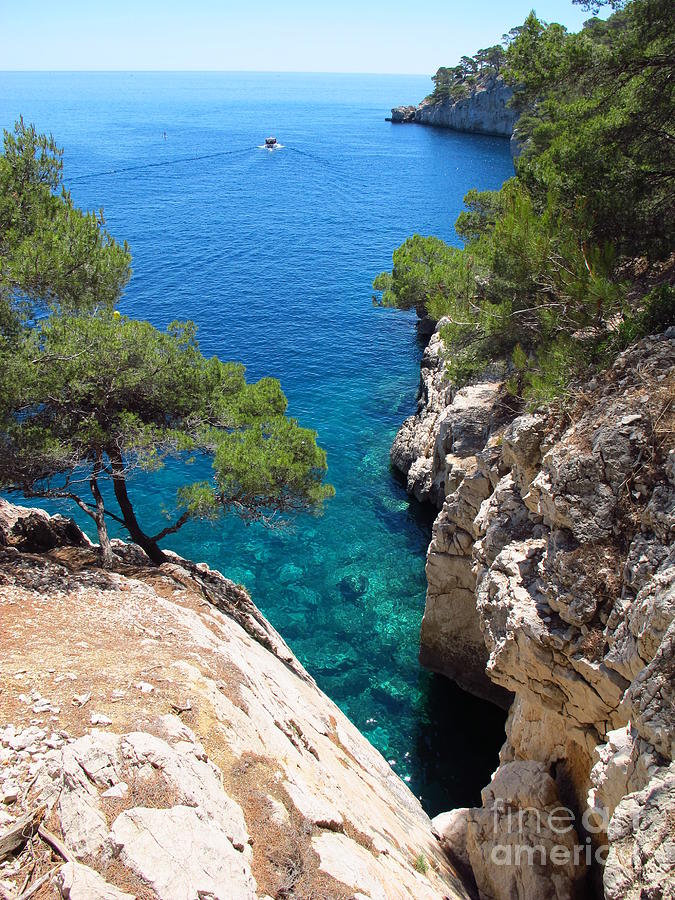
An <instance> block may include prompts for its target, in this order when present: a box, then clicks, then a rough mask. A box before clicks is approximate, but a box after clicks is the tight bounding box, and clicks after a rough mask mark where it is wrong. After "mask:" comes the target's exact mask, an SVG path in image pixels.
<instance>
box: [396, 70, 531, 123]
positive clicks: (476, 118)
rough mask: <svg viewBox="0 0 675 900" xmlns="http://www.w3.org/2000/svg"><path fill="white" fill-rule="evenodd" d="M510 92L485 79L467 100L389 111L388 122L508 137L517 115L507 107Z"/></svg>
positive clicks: (497, 81)
mask: <svg viewBox="0 0 675 900" xmlns="http://www.w3.org/2000/svg"><path fill="white" fill-rule="evenodd" d="M512 96H513V90H512V88H510V87H509V86H508V85H507V84H505V82H504V81H503V79H502V78H499V77H492V78H489V79H487V80H486V81H485V82H484V83H483V84H481V85H480V86H479V87H478V88H477V89H476V90H474V91H473V92H472V93H471V95H470V96H469V97H467V98H466V99H463V100H457V101H456V102H454V103H453V102H452V101H450V100H446V101H444V102H443V103H433V102H431V101H430V100H424V101H423V102H422V103H420V105H419V106H416V107H415V106H398V107H395V108H394V109H392V111H391V121H392V122H400V123H408V122H417V123H419V124H421V125H435V126H436V127H438V128H451V129H453V130H454V131H468V132H471V133H473V134H493V135H500V136H502V137H509V138H510V137H511V135H512V134H513V129H514V127H515V124H516V120H517V118H518V117H517V114H516V113H515V112H514V111H513V110H512V109H511V108H510V107H509V106H508V102H509V100H510V99H511V97H512Z"/></svg>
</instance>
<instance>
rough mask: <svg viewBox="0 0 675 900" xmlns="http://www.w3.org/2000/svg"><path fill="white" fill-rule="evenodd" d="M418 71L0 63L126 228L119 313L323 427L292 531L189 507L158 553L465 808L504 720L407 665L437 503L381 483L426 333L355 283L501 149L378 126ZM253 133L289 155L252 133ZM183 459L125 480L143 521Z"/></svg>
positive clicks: (497, 165)
mask: <svg viewBox="0 0 675 900" xmlns="http://www.w3.org/2000/svg"><path fill="white" fill-rule="evenodd" d="M428 88H429V82H428V80H427V79H425V78H420V77H417V76H350V75H341V76H334V75H288V74H284V75H274V74H258V75H255V74H253V75H252V74H228V73H210V74H204V73H199V74H197V73H194V74H191V73H182V74H167V73H142V74H140V73H135V74H134V73H115V74H111V73H92V74H72V73H59V74H45V73H35V74H30V73H28V74H26V73H22V74H19V73H0V125H2V126H4V127H11V125H12V124H13V122H14V120H15V119H16V118H17V116H18V115H19V114H23V115H24V118H25V119H26V120H28V121H31V122H34V123H35V124H36V125H37V126H38V128H39V129H40V130H43V131H47V132H52V133H53V134H54V136H55V137H56V139H57V141H58V143H59V144H61V145H62V146H63V147H64V148H65V179H66V184H67V185H68V186H69V187H70V188H71V190H72V194H73V198H74V200H75V201H76V202H77V203H78V204H79V205H81V206H83V207H86V208H99V207H100V206H103V207H104V208H105V212H106V217H107V222H108V227H109V229H110V230H111V231H112V233H113V234H115V236H117V237H118V238H120V239H127V240H128V241H129V244H130V247H131V250H132V253H133V256H134V262H133V267H134V276H133V279H132V281H131V283H130V285H129V287H128V289H127V291H126V294H125V296H124V299H123V302H122V306H121V308H122V310H123V312H125V313H128V314H130V315H133V316H137V317H143V318H147V319H149V320H150V321H152V322H153V323H154V324H156V325H158V326H164V325H166V324H167V323H168V322H170V321H171V320H172V319H175V318H188V317H189V318H192V319H194V320H195V321H196V322H197V323H198V324H199V326H200V340H201V346H202V349H203V351H204V352H205V353H207V354H214V353H215V354H218V355H219V356H220V357H221V358H224V359H237V360H240V361H242V362H243V363H245V365H246V366H247V368H248V374H249V377H251V378H258V377H260V376H261V375H274V376H276V377H278V378H280V379H281V382H282V384H283V387H284V390H285V391H286V394H287V396H288V398H289V402H290V412H291V414H292V415H294V416H295V417H297V418H298V419H299V420H300V421H301V422H302V423H303V424H306V425H308V426H311V427H313V428H316V429H317V430H318V432H319V436H320V443H321V444H322V445H323V446H324V447H325V448H326V450H327V451H328V459H329V466H330V471H329V478H330V481H331V482H332V483H333V484H334V485H335V488H336V491H337V496H336V498H335V499H334V500H333V501H331V503H330V504H329V505H328V506H327V508H326V512H325V514H324V515H323V516H322V517H320V518H315V517H312V516H308V515H306V516H303V517H301V518H299V519H298V520H297V521H296V522H295V524H294V527H293V528H292V529H290V530H287V531H283V532H269V531H266V530H265V529H263V528H262V527H261V526H260V527H259V526H250V527H248V528H247V527H245V526H244V525H243V524H242V523H241V522H239V521H238V520H237V519H235V518H233V517H230V518H228V519H227V520H226V521H225V522H224V523H223V524H222V525H219V526H218V527H216V528H214V527H209V526H204V525H199V524H192V525H190V526H189V527H186V528H185V529H184V530H183V531H181V532H180V533H179V534H178V535H175V536H174V537H172V538H171V540H170V541H168V542H167V546H169V547H171V549H174V550H176V551H177V552H179V553H182V554H184V555H186V556H190V557H192V558H194V559H201V560H205V561H207V562H208V563H209V564H210V565H213V566H215V567H217V568H219V569H221V570H222V571H223V572H224V573H225V574H226V575H228V576H229V577H231V578H233V579H234V580H235V581H239V582H241V583H243V584H245V585H246V586H247V587H248V588H249V589H250V591H251V593H252V595H253V597H254V599H255V601H256V603H257V604H258V605H259V606H260V607H261V609H262V610H263V611H264V612H265V614H266V615H267V616H268V617H269V619H270V620H271V621H272V623H273V624H274V625H275V626H276V627H277V628H278V629H279V630H280V632H281V633H282V635H283V636H284V637H285V638H286V640H287V641H288V642H289V644H290V645H291V647H292V648H293V650H294V651H295V653H296V654H297V655H298V656H299V658H300V659H301V660H302V662H303V663H304V664H305V665H306V666H307V668H308V669H309V670H310V672H311V673H312V674H313V675H314V676H315V677H316V679H317V681H318V683H319V684H320V686H321V687H322V688H323V689H324V690H325V691H326V692H327V693H328V694H329V695H330V696H331V697H332V698H333V699H334V700H335V701H336V702H337V703H338V704H339V705H340V706H341V708H342V709H343V710H344V711H345V712H346V713H347V714H348V715H349V716H350V718H351V719H352V720H353V721H354V722H355V724H356V725H357V726H358V727H359V728H360V729H361V730H362V731H363V732H364V734H366V735H367V737H368V738H369V739H370V740H371V741H372V742H373V743H374V744H375V746H377V747H378V749H380V750H381V751H382V752H383V753H384V755H385V756H386V758H387V759H388V760H390V761H391V764H392V766H393V767H394V768H395V770H396V771H397V772H398V773H399V774H400V775H401V777H403V778H404V779H405V780H406V781H408V783H409V784H410V786H411V788H412V789H413V790H414V791H415V793H416V794H418V795H419V796H421V798H422V799H423V802H424V803H425V805H426V807H427V808H428V809H429V810H430V811H431V812H432V813H434V812H436V811H438V810H439V809H441V808H447V807H449V806H456V805H465V804H467V803H471V802H475V800H476V799H477V796H478V790H479V788H480V786H481V785H482V784H484V783H485V781H486V780H487V778H488V776H489V773H490V771H491V769H492V768H493V767H494V763H495V760H496V751H497V748H498V747H499V745H500V743H501V740H502V738H503V731H502V725H503V718H502V716H501V714H500V713H498V712H496V711H494V710H492V708H491V707H489V706H486V705H483V704H480V703H479V701H476V700H474V699H473V698H467V697H466V696H465V695H463V694H462V693H461V692H459V691H457V690H456V689H454V688H453V687H452V686H451V685H449V684H448V683H447V682H446V681H444V680H443V679H438V678H434V677H432V676H431V675H429V674H428V673H426V672H424V671H423V670H421V669H420V667H419V665H418V663H417V648H418V635H419V625H420V621H421V617H422V612H423V609H424V594H425V577H424V554H425V551H426V547H427V544H428V541H429V536H430V525H431V516H430V514H429V511H428V510H424V509H420V508H419V506H418V505H416V504H415V503H414V502H411V501H410V500H409V499H408V498H407V496H406V494H405V491H404V490H403V488H402V486H401V485H400V484H399V482H398V481H397V480H396V478H395V477H394V476H393V474H392V472H391V471H390V468H389V447H390V445H391V442H392V440H393V437H394V434H395V432H396V429H397V427H398V426H399V425H400V423H401V422H402V421H403V419H404V418H405V417H406V416H407V415H409V414H410V413H411V412H412V411H413V410H414V408H415V394H416V388H417V383H418V379H419V360H420V354H421V348H420V346H419V344H418V342H417V340H416V336H415V330H414V319H413V318H412V317H411V316H410V315H408V314H403V313H399V312H393V311H386V310H378V309H375V308H373V306H372V304H371V294H372V291H371V287H370V285H371V281H372V278H373V276H374V275H375V274H376V273H377V272H379V271H380V270H382V269H384V268H387V267H389V265H390V262H391V253H392V250H393V249H394V248H395V247H396V246H397V245H398V244H399V243H400V242H401V241H402V240H404V239H405V237H406V236H408V235H409V234H411V233H412V232H414V231H418V232H421V233H434V234H437V235H439V236H441V237H443V238H445V239H447V240H453V239H454V237H453V228H452V223H453V222H454V220H455V218H456V216H457V214H458V213H459V211H460V209H461V201H462V196H463V195H464V193H465V192H466V191H467V190H468V189H469V188H470V187H479V188H483V189H486V188H496V187H498V186H499V185H500V184H501V183H502V181H503V180H504V179H505V178H507V177H509V176H510V175H511V174H512V164H511V160H510V156H509V148H508V142H507V141H505V140H502V139H499V138H489V137H479V136H470V135H459V134H453V133H451V132H442V131H435V130H431V129H424V128H417V127H408V126H392V125H391V124H389V123H387V122H385V121H384V117H385V115H386V114H387V112H388V109H389V107H390V106H391V105H392V104H394V103H403V102H406V103H407V102H410V103H411V102H415V101H417V100H419V98H420V97H422V96H424V94H425V93H427V91H428ZM164 133H166V137H164ZM268 134H276V136H277V138H278V139H279V141H280V142H281V143H282V144H283V145H284V149H283V150H281V151H278V152H275V153H269V152H267V151H264V150H260V149H258V145H259V144H261V143H262V139H263V138H264V137H265V136H266V135H268ZM215 154H217V155H215ZM181 160H182V161H181ZM157 163H161V164H162V165H155V164H157ZM163 163H167V165H163ZM148 164H153V165H152V166H151V167H149V168H142V167H144V166H147V165H148ZM111 170H116V171H115V173H114V174H106V173H110V172H111ZM191 474H193V475H194V477H198V476H199V472H198V471H195V470H194V469H193V470H192V473H191ZM180 475H181V472H180V470H179V469H178V468H169V469H167V470H165V471H164V472H162V473H160V474H159V475H157V476H154V477H152V478H144V479H142V480H139V481H137V482H135V483H134V484H133V485H132V497H135V499H136V503H137V508H138V510H139V512H140V518H141V521H142V522H144V523H145V524H146V525H147V527H148V528H149V529H150V528H151V527H152V523H157V524H160V522H161V509H162V507H168V508H170V507H171V502H172V495H173V491H174V490H175V487H176V486H177V484H178V483H179V479H180ZM67 511H68V512H69V513H70V514H73V513H74V512H75V511H74V510H72V509H68V510H67ZM82 524H84V525H85V526H86V527H87V528H88V527H89V522H84V523H82ZM345 579H348V580H345ZM355 588H356V589H355ZM468 733H471V735H472V738H471V744H470V745H469V744H468V743H467V739H466V738H465V737H464V736H465V735H467V734H468Z"/></svg>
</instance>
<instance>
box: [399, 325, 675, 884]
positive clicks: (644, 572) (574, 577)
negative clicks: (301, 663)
mask: <svg viewBox="0 0 675 900" xmlns="http://www.w3.org/2000/svg"><path fill="white" fill-rule="evenodd" d="M441 351H442V347H441V344H440V339H439V338H438V336H436V337H435V338H434V339H432V342H431V343H430V345H429V348H428V350H427V353H426V354H425V360H424V362H423V368H422V391H421V400H420V408H419V410H418V413H417V414H416V415H415V416H414V417H412V418H411V419H409V420H408V421H407V422H406V423H405V425H404V426H403V428H402V429H401V431H400V432H399V435H398V437H397V439H396V442H395V444H394V447H393V448H392V460H393V462H394V464H395V465H396V466H398V467H399V468H400V469H401V471H402V472H403V473H404V474H405V475H406V477H407V480H408V488H409V490H410V491H411V492H412V493H414V494H415V495H416V496H417V497H419V498H422V499H425V498H427V499H429V500H430V501H431V502H433V503H435V504H436V506H437V507H439V508H440V512H439V516H438V518H437V520H436V523H435V526H434V531H433V539H432V542H431V545H430V547H429V553H428V560H427V576H428V582H429V588H428V595H427V605H426V610H425V615H424V622H423V626H422V636H421V659H422V660H423V662H424V663H425V664H426V665H428V666H429V667H430V668H433V669H435V670H436V671H440V672H443V673H444V674H446V675H448V676H449V677H451V678H454V679H455V680H457V681H458V682H459V683H460V684H462V685H463V686H465V687H467V688H468V689H469V690H473V691H474V692H476V693H478V694H481V695H483V696H489V695H490V685H495V686H497V687H499V688H500V689H501V690H502V691H503V692H509V693H508V694H504V693H503V694H502V695H501V699H502V700H503V699H504V696H509V695H510V696H512V697H514V699H513V702H512V704H511V707H510V713H509V719H508V723H507V740H506V743H505V745H504V747H503V749H502V752H501V757H500V765H499V767H498V768H497V771H496V773H495V775H494V777H493V781H492V782H491V784H490V785H488V786H487V788H486V789H485V791H484V792H483V807H482V808H481V809H474V810H455V811H452V812H451V813H449V814H446V815H445V816H443V817H440V818H439V820H438V821H437V823H436V824H437V827H438V829H439V832H440V833H441V834H442V836H443V839H444V842H445V846H446V848H447V850H448V852H449V854H450V856H451V858H453V859H454V860H455V862H456V864H457V865H458V866H459V868H462V867H463V868H464V870H465V871H469V872H470V873H472V874H473V877H474V878H475V881H476V885H477V890H478V892H479V895H480V897H484V898H491V900H493V898H514V897H522V898H526V897H528V898H529V897H535V896H536V897H538V898H539V897H542V898H546V897H551V898H563V897H577V896H583V895H584V891H585V890H587V889H589V888H590V889H594V890H595V893H596V895H597V896H602V895H603V891H604V896H605V897H607V898H610V900H619V898H635V900H637V898H642V897H654V898H656V897H659V898H661V897H664V898H665V897H667V896H672V895H673V893H672V892H673V891H674V890H675V874H674V872H675V868H674V863H675V842H674V837H673V815H674V814H675V766H674V764H673V741H674V736H675V708H674V704H675V690H674V688H673V673H674V663H673V650H674V645H675V622H674V619H675V548H674V546H673V538H674V537H675V449H674V440H673V429H674V426H675V408H674V405H673V397H674V396H675V332H674V330H673V329H671V330H670V331H669V332H668V333H667V334H666V335H660V336H656V337H653V338H649V339H646V340H644V341H642V342H640V343H639V344H637V345H635V346H634V347H633V348H631V349H630V350H628V351H626V352H625V353H624V354H622V356H621V357H620V358H619V359H618V360H617V362H616V364H615V365H614V366H613V368H612V369H611V370H610V371H609V372H608V373H606V374H605V375H603V376H602V377H599V378H597V379H596V380H594V381H592V382H590V383H589V384H588V385H586V386H585V387H584V388H583V389H580V390H579V392H578V394H577V397H576V402H575V403H574V404H573V408H572V409H571V410H567V411H566V412H565V413H559V414H555V413H554V412H551V411H544V410H542V411H540V412H535V413H525V414H520V415H516V413H515V411H514V410H512V409H510V408H509V403H508V397H507V395H506V392H505V391H504V389H503V386H502V385H501V384H500V382H499V380H498V379H497V378H496V377H489V378H486V379H485V380H484V381H483V382H481V383H478V384H474V385H471V386H470V387H467V388H464V389H462V390H460V391H454V390H453V389H452V388H451V387H450V386H448V385H447V383H446V382H445V381H444V380H443V362H442V354H441ZM497 699H499V698H497ZM556 805H557V806H558V807H560V806H561V805H562V806H564V807H565V808H566V809H569V811H570V812H569V815H570V817H571V816H572V815H573V817H574V818H573V819H571V818H570V823H569V828H568V830H564V831H562V832H561V830H560V828H559V827H556V820H555V815H552V810H554V809H555V808H556ZM557 815H560V814H557ZM514 821H515V822H516V825H515V826H514ZM557 825H558V826H559V825H560V823H559V822H557ZM535 847H536V848H537V857H536V859H535V860H534V862H532V860H531V859H530V858H528V856H527V853H524V852H523V848H529V851H530V853H531V852H533V851H532V848H535ZM561 848H562V849H561ZM519 851H520V858H518V857H517V854H518V852H519ZM575 854H576V858H575ZM540 855H541V857H542V858H541V859H540ZM507 857H508V858H507ZM669 892H670V893H669Z"/></svg>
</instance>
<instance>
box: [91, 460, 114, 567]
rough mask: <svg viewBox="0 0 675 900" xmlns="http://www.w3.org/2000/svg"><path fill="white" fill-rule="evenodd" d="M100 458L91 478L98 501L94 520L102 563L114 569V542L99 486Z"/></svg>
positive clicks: (94, 494) (95, 498)
mask: <svg viewBox="0 0 675 900" xmlns="http://www.w3.org/2000/svg"><path fill="white" fill-rule="evenodd" d="M100 469H101V464H100V460H97V462H96V465H95V466H94V471H93V473H92V476H91V478H90V479H89V486H90V488H91V493H92V495H93V497H94V501H95V503H96V511H95V512H94V513H93V519H94V522H96V530H97V531H98V543H99V546H100V548H101V565H102V566H103V568H104V569H112V567H113V565H114V563H115V556H114V554H113V549H112V544H111V543H110V537H109V536H108V528H107V527H106V524H105V509H104V506H103V497H102V496H101V491H100V490H99V487H98V473H99V472H100Z"/></svg>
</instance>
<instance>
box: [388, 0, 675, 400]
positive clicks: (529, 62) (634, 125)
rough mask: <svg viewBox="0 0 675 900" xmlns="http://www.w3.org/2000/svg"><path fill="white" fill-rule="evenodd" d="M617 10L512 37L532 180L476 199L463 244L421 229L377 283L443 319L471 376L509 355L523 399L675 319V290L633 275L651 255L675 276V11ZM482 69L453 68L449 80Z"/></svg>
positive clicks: (628, 6)
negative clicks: (669, 259) (571, 28)
mask: <svg viewBox="0 0 675 900" xmlns="http://www.w3.org/2000/svg"><path fill="white" fill-rule="evenodd" d="M589 5H590V6H596V7H597V6H599V5H602V4H601V3H599V4H593V3H592V2H591V3H590V4H589ZM612 6H613V7H614V8H615V9H616V10H617V11H616V12H615V13H614V14H613V15H612V16H611V17H610V18H609V19H608V20H607V21H601V20H599V19H591V20H590V21H589V22H587V23H586V24H585V26H584V28H583V29H582V31H581V32H580V33H579V34H569V33H568V32H567V31H566V29H565V28H563V27H562V26H560V25H557V24H552V25H547V24H546V23H544V22H541V21H540V20H538V19H537V17H536V15H535V14H534V13H530V15H529V16H528V17H527V19H526V20H525V23H524V24H523V25H522V26H521V27H519V28H516V29H512V31H511V32H510V33H509V34H508V35H505V36H504V42H505V43H506V44H507V45H508V46H507V50H506V66H505V69H504V71H505V77H506V78H507V80H509V81H510V82H511V83H512V84H513V85H514V89H515V92H516V94H515V104H516V105H517V107H518V109H519V110H520V111H521V117H520V119H519V122H518V133H519V138H520V140H521V141H522V142H524V145H525V151H524V153H523V156H522V157H521V158H520V160H519V161H518V162H517V177H516V178H514V179H511V181H508V182H506V184H505V185H504V186H503V187H502V189H501V190H500V191H496V192H490V191H487V192H478V191H476V190H472V191H470V192H469V193H468V194H467V195H466V197H465V205H466V210H465V211H464V212H462V213H461V214H460V216H459V218H458V220H457V223H456V230H457V233H458V235H459V237H460V238H461V239H462V240H463V241H464V248H463V249H461V250H460V249H457V248H454V247H449V246H447V245H445V244H443V242H441V241H439V240H438V239H437V238H424V237H420V236H419V235H415V236H414V237H413V238H410V239H409V240H408V241H406V242H405V243H404V244H403V245H402V246H401V247H399V248H398V249H397V250H396V251H395V252H394V266H393V269H392V272H391V273H383V274H382V275H380V276H378V279H377V280H376V282H375V287H376V288H380V289H382V290H383V295H382V300H381V302H382V303H383V304H384V305H394V306H398V307H400V308H402V309H410V308H413V307H414V308H416V309H417V311H418V313H419V314H423V313H428V314H429V315H431V316H432V317H433V318H435V319H437V320H440V326H441V334H442V336H443V339H444V343H445V345H446V347H447V348H448V353H447V360H446V372H447V373H448V376H449V377H450V378H451V379H453V380H454V381H456V382H458V383H461V382H463V381H466V380H467V379H470V378H472V377H473V376H474V375H476V374H477V373H479V372H481V371H482V370H484V369H485V367H486V366H487V365H489V364H491V363H493V362H495V361H498V362H500V363H501V365H502V366H506V367H507V368H508V369H509V370H510V372H511V373H512V374H511V376H510V378H509V380H508V385H509V388H510V389H511V390H512V391H513V392H514V393H515V394H517V395H519V396H521V397H524V398H529V399H532V400H537V399H543V400H547V399H549V398H551V397H553V396H555V395H557V394H559V393H561V392H562V391H564V390H565V387H566V385H567V384H568V382H569V380H570V379H571V378H574V377H576V376H577V375H581V374H583V373H584V372H585V371H587V370H588V368H589V367H591V366H595V365H602V364H605V363H607V362H608V361H609V360H610V359H611V355H612V354H613V353H616V352H617V350H618V349H620V348H622V347H624V346H627V343H629V342H630V341H631V340H634V339H636V338H637V337H640V336H642V335H644V334H646V333H648V332H649V331H656V330H659V329H663V328H665V327H666V326H667V325H668V324H671V323H672V322H673V320H674V319H675V314H674V310H673V293H672V288H671V287H668V286H665V285H661V286H657V287H656V288H655V289H654V290H653V291H652V292H651V293H649V294H648V295H647V296H642V295H643V294H644V288H640V286H639V284H637V285H635V286H634V287H632V286H631V285H630V284H629V283H627V282H626V281H625V280H624V279H623V278H622V277H621V275H620V274H619V273H620V272H621V271H628V270H629V268H630V267H625V266H624V267H623V268H622V267H621V266H620V265H619V263H622V262H624V261H625V260H627V259H631V258H635V257H643V260H644V264H646V268H647V270H648V271H654V272H655V273H657V274H656V275H655V278H656V279H658V277H659V275H658V272H659V271H663V272H666V274H664V275H662V276H660V277H663V278H665V277H667V266H666V267H660V264H659V263H658V260H659V259H660V258H662V257H663V256H665V255H667V254H668V253H669V252H670V251H671V250H672V246H673V222H674V221H675V215H673V213H674V212H675V210H674V209H673V202H674V197H675V185H674V183H673V179H674V178H675V156H674V148H675V133H674V132H673V127H672V109H673V105H674V104H673V90H674V88H673V85H674V84H675V27H673V26H674V24H675V6H674V5H673V4H672V2H670V0H632V2H629V3H623V2H615V3H612ZM472 67H473V69H475V67H476V62H475V60H474V61H473V62H471V61H469V60H464V61H463V69H462V72H460V71H459V70H442V72H441V75H442V77H441V79H440V82H442V83H444V84H447V83H449V80H450V81H451V80H452V79H460V77H461V78H462V79H468V78H470V77H472V76H471V71H473V69H472ZM470 70H471V71H470ZM643 268H644V265H643ZM651 280H652V282H653V281H654V278H652V279H651Z"/></svg>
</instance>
